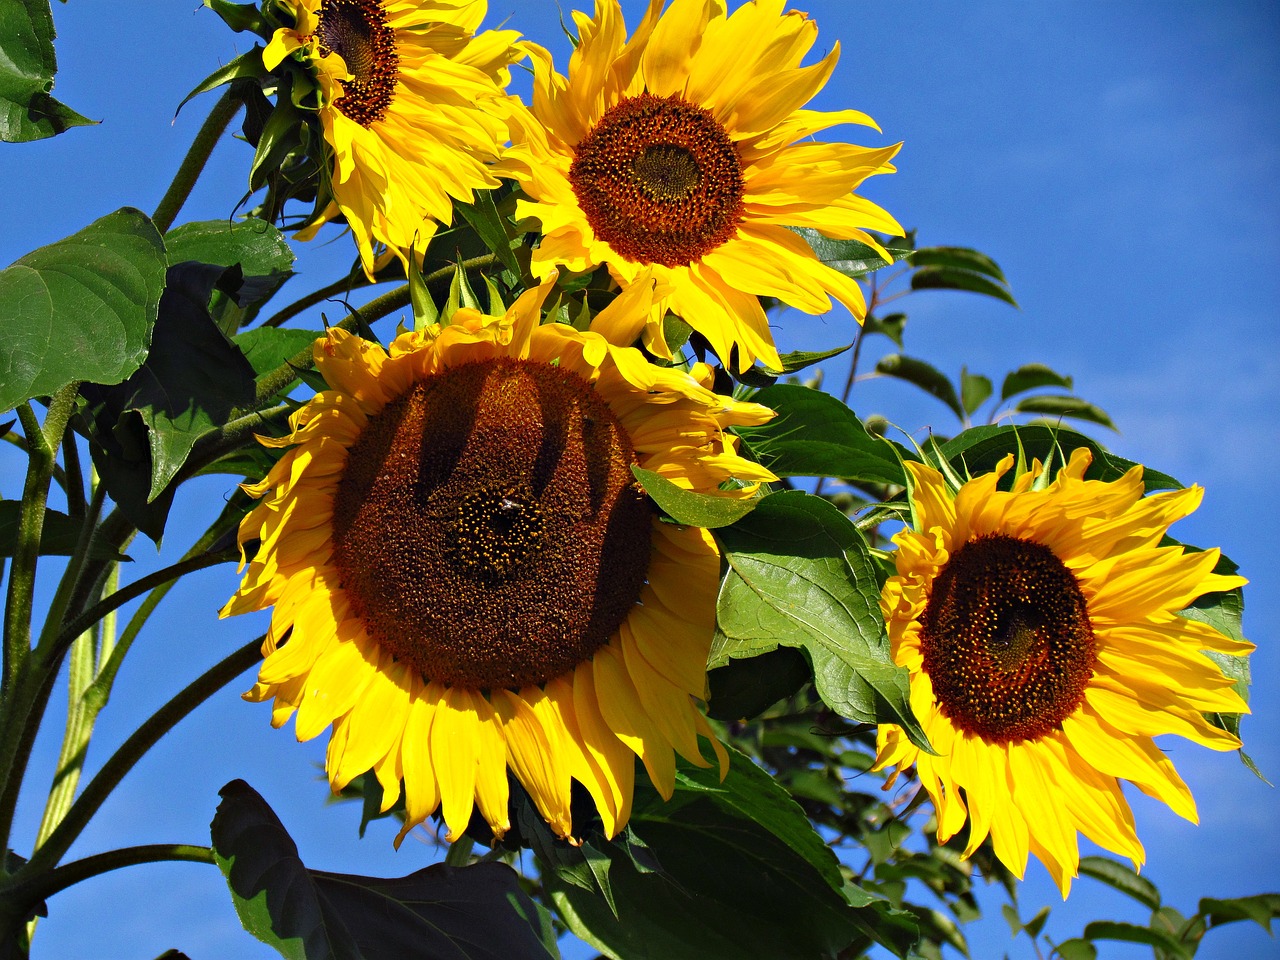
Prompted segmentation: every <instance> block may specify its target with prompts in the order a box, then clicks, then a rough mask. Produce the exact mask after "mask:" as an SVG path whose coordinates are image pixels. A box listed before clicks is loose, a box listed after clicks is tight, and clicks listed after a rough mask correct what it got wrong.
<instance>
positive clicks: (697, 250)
mask: <svg viewBox="0 0 1280 960" xmlns="http://www.w3.org/2000/svg"><path fill="white" fill-rule="evenodd" d="M569 182H570V184H572V186H573V192H574V193H575V194H576V195H577V197H578V203H579V205H580V206H581V207H582V212H583V214H584V215H585V216H586V218H587V222H588V223H589V224H591V228H592V230H594V231H595V233H596V236H597V237H599V238H600V239H601V240H604V241H605V242H606V243H608V244H609V246H611V247H613V249H614V250H615V251H617V253H618V254H619V255H620V256H623V257H625V258H627V259H628V260H632V261H636V262H640V263H660V264H662V265H664V266H668V267H678V266H686V265H688V264H690V263H693V262H694V261H696V260H700V259H701V258H702V257H704V256H706V254H708V253H710V252H711V251H712V250H714V249H716V248H717V247H719V246H720V245H721V244H722V243H724V242H725V241H726V240H728V239H729V238H730V237H732V236H733V234H734V231H735V230H737V227H738V223H739V222H740V221H741V219H742V195H743V189H744V182H743V178H742V163H741V161H740V160H739V158H738V151H737V148H736V147H735V146H734V144H733V141H732V140H730V139H729V135H728V133H727V132H726V131H725V129H724V127H723V126H721V124H720V123H719V122H718V121H717V120H716V119H715V117H713V116H712V115H711V111H709V110H704V109H703V108H701V107H698V106H695V105H694V104H692V103H689V102H688V101H686V100H683V99H681V98H680V97H679V96H677V95H673V96H670V97H655V96H653V95H652V94H649V93H642V94H640V95H639V96H636V97H628V98H627V99H625V100H623V101H621V102H620V103H618V104H617V105H616V106H614V107H612V108H611V109H609V110H608V111H606V112H605V114H604V115H603V116H602V117H601V118H600V120H599V121H598V122H597V123H596V125H595V127H594V128H593V129H592V130H591V132H590V133H589V134H587V136H586V137H584V138H583V140H582V142H581V143H579V144H578V145H577V147H575V148H574V157H573V163H572V164H571V165H570V167H569Z"/></svg>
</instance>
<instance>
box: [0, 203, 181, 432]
mask: <svg viewBox="0 0 1280 960" xmlns="http://www.w3.org/2000/svg"><path fill="white" fill-rule="evenodd" d="M164 283H165V254H164V244H163V242H162V241H161V239H160V234H159V233H158V232H157V231H156V228H155V227H154V226H152V224H151V221H150V220H149V219H147V217H146V216H144V215H143V214H142V213H141V212H139V211H137V210H133V209H129V208H125V209H123V210H118V211H116V212H115V213H111V214H108V215H107V216H105V217H103V218H102V219H100V220H96V221H94V222H93V223H91V224H90V225H89V226H87V227H85V228H84V229H83V230H81V231H80V232H79V233H76V234H73V235H71V236H70V237H67V238H66V239H65V240H59V241H58V242H57V243H54V244H50V245H49V246H47V247H41V248H40V249H39V250H34V251H32V252H31V253H29V254H27V255H26V256H25V257H22V258H20V259H19V260H17V261H16V262H14V264H13V265H12V266H10V267H9V268H8V269H6V270H4V271H3V272H0V411H2V410H8V409H9V408H11V407H13V406H15V405H17V404H19V403H21V402H22V401H23V400H28V399H30V398H31V397H43V396H49V395H51V394H53V393H56V392H57V391H58V390H60V389H61V388H62V387H65V386H66V385H67V384H69V383H72V382H74V381H77V380H83V381H86V382H88V383H104V384H112V383H119V382H120V381H122V380H124V379H125V378H126V377H128V376H129V375H130V374H131V373H133V372H134V371H135V370H137V369H138V367H139V365H141V363H142V361H143V359H144V358H145V357H146V355H147V346H148V345H149V344H150V343H151V328H152V327H153V326H154V325H155V321H156V313H157V310H158V309H159V303H160V293H161V291H162V290H163V289H164Z"/></svg>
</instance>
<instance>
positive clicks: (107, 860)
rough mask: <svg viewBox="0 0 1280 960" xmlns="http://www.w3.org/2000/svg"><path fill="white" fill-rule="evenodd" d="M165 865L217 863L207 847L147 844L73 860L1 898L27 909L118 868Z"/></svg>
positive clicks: (17, 885) (8, 892) (8, 891)
mask: <svg viewBox="0 0 1280 960" xmlns="http://www.w3.org/2000/svg"><path fill="white" fill-rule="evenodd" d="M167 861H179V862H183V863H209V864H215V863H217V862H218V861H217V860H216V859H215V858H214V855H213V851H212V850H211V849H209V848H208V847H197V846H192V845H191V844H186V843H148V844H143V845H142V846H137V847H123V848H121V849H119V850H108V851H106V852H105V853H95V854H93V855H92V856H89V857H84V858H83V859H81V860H73V861H72V862H71V863H68V864H65V865H63V866H61V867H58V868H56V869H54V870H49V871H48V872H46V873H43V874H40V875H38V876H32V877H30V878H29V879H27V880H25V881H23V882H21V883H18V884H15V885H14V886H13V888H12V889H11V890H7V891H5V895H6V896H7V897H10V898H12V899H13V900H14V901H15V902H17V903H18V904H19V905H20V906H21V907H24V908H30V907H32V906H34V905H35V904H37V903H39V902H40V901H41V900H44V899H45V898H46V897H51V896H53V895H54V894H55V893H59V892H61V891H63V890H66V889H67V888H68V887H70V886H73V885H75V884H77V883H80V882H81V881H82V880H88V879H90V878H91V877H97V876H101V875H102V874H104V873H109V872H111V871H112V870H119V869H120V868H122V867H135V866H138V865H139V864H143V863H163V862H167Z"/></svg>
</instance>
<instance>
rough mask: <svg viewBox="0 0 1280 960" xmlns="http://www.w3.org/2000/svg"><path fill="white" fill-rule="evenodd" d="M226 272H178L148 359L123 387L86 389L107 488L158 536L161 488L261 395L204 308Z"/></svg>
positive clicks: (198, 267) (191, 267)
mask: <svg viewBox="0 0 1280 960" xmlns="http://www.w3.org/2000/svg"><path fill="white" fill-rule="evenodd" d="M224 272H225V271H224V269H223V268H222V267H219V266H213V265H208V264H198V263H184V264H180V265H178V266H176V267H172V268H170V270H169V284H168V286H167V287H166V288H165V292H164V296H163V297H162V298H161V301H160V311H159V318H158V319H157V321H156V325H155V333H154V336H153V339H152V344H151V351H150V353H149V354H148V355H147V360H146V363H144V364H143V365H142V367H141V368H140V369H139V370H138V371H137V372H136V373H134V374H133V375H132V376H131V377H129V379H128V380H126V381H125V382H124V383H122V384H120V385H119V386H112V387H101V386H95V385H85V386H84V387H83V388H82V393H83V395H84V397H85V399H86V401H87V402H88V404H89V407H90V415H91V417H92V424H93V428H92V429H91V431H90V434H91V437H90V438H91V440H93V441H94V442H93V444H92V446H91V450H92V452H93V456H94V463H95V464H96V465H97V466H98V470H99V472H100V473H101V474H102V478H103V482H104V483H105V484H106V485H107V491H108V492H109V493H110V494H111V497H112V499H113V500H115V501H116V503H118V504H119V505H120V508H121V509H122V510H124V512H125V515H126V516H128V517H130V519H131V520H134V522H135V523H136V524H137V525H138V528H139V529H141V530H142V531H143V532H144V533H146V534H147V535H148V536H149V537H151V538H152V539H154V540H158V539H159V537H160V534H161V533H162V531H163V529H164V521H165V519H166V518H167V507H166V506H165V502H166V501H164V500H161V499H160V497H161V493H162V492H164V491H166V489H167V488H169V485H170V481H171V480H172V479H173V478H174V476H175V475H176V474H177V472H178V471H179V470H180V469H181V468H182V465H183V464H184V463H185V462H186V460H187V457H188V456H189V455H190V453H191V450H192V448H193V447H194V446H195V443H196V440H197V439H199V437H200V436H201V434H203V433H206V432H207V431H210V430H212V429H214V428H216V427H218V426H221V425H222V424H224V423H225V422H226V421H227V418H228V416H229V415H230V413H231V411H232V410H233V409H234V408H236V407H238V406H243V405H246V404H248V403H250V402H251V401H252V400H253V398H254V371H253V368H252V367H251V366H250V365H249V363H248V361H246V360H245V358H244V355H243V354H242V353H241V352H240V350H239V349H238V348H237V347H236V346H235V345H234V344H233V343H232V342H231V341H230V340H228V339H227V338H226V336H224V335H223V333H222V332H221V331H220V330H219V329H218V327H217V325H216V324H214V322H213V320H212V319H211V318H210V316H209V312H208V309H207V307H206V304H207V303H208V302H209V296H210V293H211V292H212V290H213V289H214V286H215V285H216V284H217V282H218V281H219V279H220V278H221V276H222V275H223V273H224ZM144 477H145V478H146V479H145V482H144ZM169 492H170V494H171V493H172V491H171V490H170V491H169ZM153 503H156V504H158V505H157V506H156V507H155V508H151V505H152V504H153Z"/></svg>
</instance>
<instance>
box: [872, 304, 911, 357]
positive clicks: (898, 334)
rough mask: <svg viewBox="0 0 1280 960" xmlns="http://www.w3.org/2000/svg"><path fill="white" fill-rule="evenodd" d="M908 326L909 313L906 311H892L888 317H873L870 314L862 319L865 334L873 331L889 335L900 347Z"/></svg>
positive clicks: (900, 347) (899, 347)
mask: <svg viewBox="0 0 1280 960" xmlns="http://www.w3.org/2000/svg"><path fill="white" fill-rule="evenodd" d="M906 326H907V315H906V314H905V313H891V314H889V315H888V316H886V317H873V316H871V315H870V314H868V315H867V318H866V319H865V320H863V321H862V333H863V336H866V335H868V334H872V333H879V334H881V335H883V336H886V337H888V338H889V339H890V340H892V341H893V342H894V344H896V345H897V347H898V349H899V350H901V349H902V332H903V330H904V329H905V328H906Z"/></svg>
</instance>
